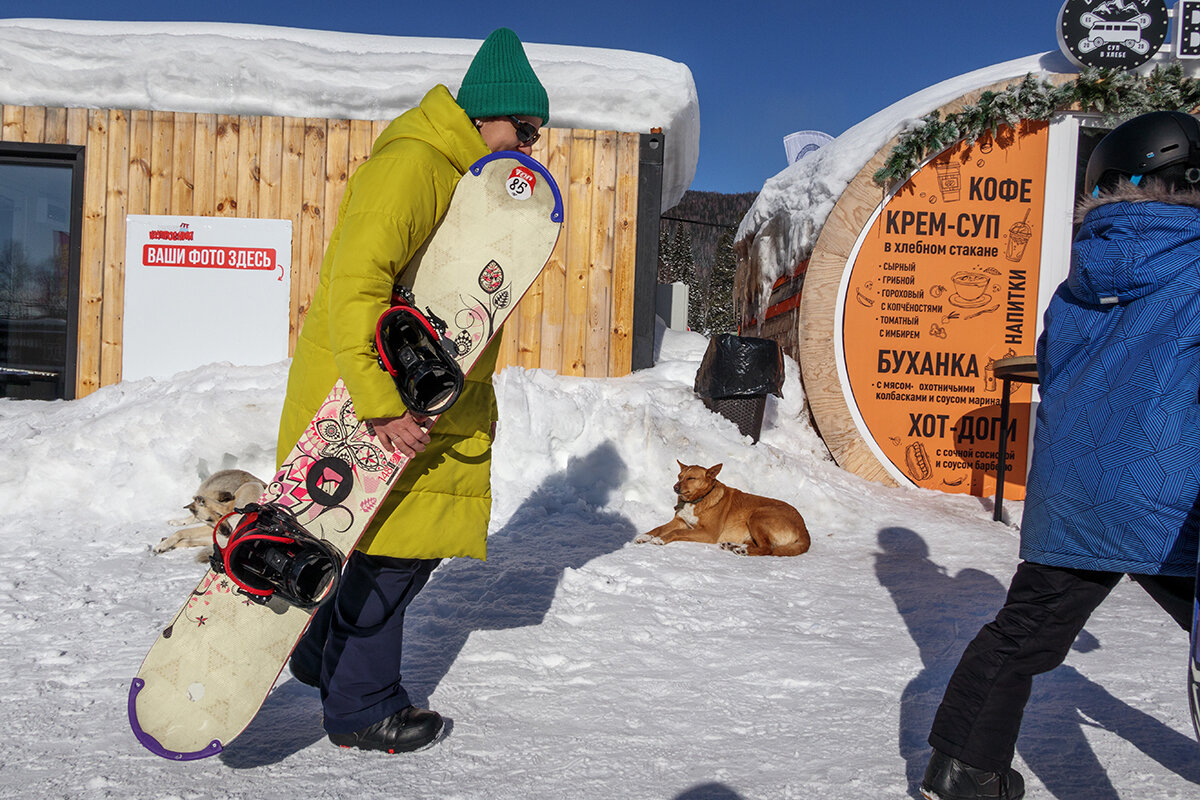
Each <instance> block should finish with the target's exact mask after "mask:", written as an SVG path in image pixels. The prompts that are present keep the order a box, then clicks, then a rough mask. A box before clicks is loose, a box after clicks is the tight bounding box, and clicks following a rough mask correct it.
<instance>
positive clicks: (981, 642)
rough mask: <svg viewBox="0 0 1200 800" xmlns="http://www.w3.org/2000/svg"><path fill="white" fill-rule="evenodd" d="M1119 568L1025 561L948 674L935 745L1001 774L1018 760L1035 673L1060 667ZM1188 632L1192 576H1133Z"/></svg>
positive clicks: (936, 722) (1119, 575)
mask: <svg viewBox="0 0 1200 800" xmlns="http://www.w3.org/2000/svg"><path fill="white" fill-rule="evenodd" d="M1122 577H1123V573H1120V572H1093V571H1089V570H1080V569H1067V568H1063V567H1049V566H1046V565H1044V564H1033V563H1030V562H1028V561H1026V562H1022V563H1021V564H1020V565H1019V566H1018V567H1017V572H1016V574H1015V575H1014V576H1013V579H1012V585H1011V586H1010V588H1009V590H1008V597H1007V598H1006V599H1005V601H1004V607H1003V608H1001V609H1000V611H999V613H997V614H996V619H995V620H994V621H993V622H989V623H988V624H987V625H984V626H983V628H982V629H981V630H980V631H979V633H978V635H976V637H975V639H974V640H973V641H972V642H971V643H970V644H969V645H967V649H966V651H965V652H964V653H963V656H962V659H961V660H960V661H959V663H958V667H957V668H956V669H955V670H954V674H953V675H952V676H951V677H950V683H949V684H948V685H947V687H946V693H945V695H944V697H943V698H942V704H941V706H939V707H938V710H937V714H936V716H935V717H934V720H933V729H932V731H931V732H930V734H929V744H931V745H932V746H933V747H935V748H936V749H938V750H940V751H941V752H943V753H945V754H946V755H948V756H951V757H953V758H957V759H959V760H960V761H962V762H963V763H965V764H967V765H969V766H972V767H976V768H977V769H984V770H988V771H990V772H1003V771H1004V770H1006V769H1007V768H1008V767H1009V765H1010V764H1011V763H1012V759H1013V752H1014V750H1015V748H1016V744H1017V734H1018V733H1019V732H1020V729H1021V718H1022V716H1023V715H1024V712H1025V704H1026V703H1027V702H1028V701H1029V695H1030V692H1031V691H1032V688H1033V676H1034V675H1038V674H1041V673H1043V672H1049V671H1050V670H1052V669H1054V668H1055V667H1057V666H1058V665H1059V664H1061V663H1062V662H1063V661H1064V660H1065V659H1066V657H1067V653H1068V652H1069V651H1070V649H1071V644H1072V643H1073V642H1074V641H1075V637H1076V636H1078V635H1079V632H1080V631H1081V630H1083V626H1084V625H1085V624H1086V623H1087V621H1088V618H1089V617H1090V616H1091V614H1092V612H1093V611H1095V610H1096V607H1097V606H1099V605H1100V603H1101V602H1103V601H1104V598H1106V597H1108V593H1109V592H1111V591H1112V589H1113V587H1114V586H1116V585H1117V582H1118V581H1120V580H1121V578H1122ZM1130 577H1131V578H1132V579H1133V580H1135V581H1137V583H1138V584H1139V585H1141V586H1142V588H1144V589H1145V590H1146V591H1147V592H1148V593H1149V594H1150V596H1151V597H1153V598H1154V600H1155V602H1157V603H1158V604H1159V605H1160V606H1162V607H1163V609H1165V610H1166V612H1167V613H1168V614H1170V615H1171V616H1172V617H1173V618H1174V619H1175V621H1176V622H1178V623H1179V625H1180V627H1182V628H1183V629H1184V630H1189V629H1190V628H1191V624H1192V605H1193V592H1194V588H1195V587H1194V584H1195V581H1194V580H1193V579H1192V578H1190V577H1189V578H1184V577H1168V576H1156V575H1130Z"/></svg>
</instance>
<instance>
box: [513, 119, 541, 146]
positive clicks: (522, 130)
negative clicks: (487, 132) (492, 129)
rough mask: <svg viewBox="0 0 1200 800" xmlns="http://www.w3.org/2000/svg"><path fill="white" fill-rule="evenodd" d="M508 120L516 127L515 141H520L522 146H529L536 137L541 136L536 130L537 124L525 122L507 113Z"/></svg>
mask: <svg viewBox="0 0 1200 800" xmlns="http://www.w3.org/2000/svg"><path fill="white" fill-rule="evenodd" d="M508 121H509V122H511V123H512V124H513V127H514V128H516V129H517V141H518V142H520V143H521V146H522V147H528V146H531V145H532V144H533V143H534V142H536V141H537V140H538V139H540V138H542V134H541V132H540V131H538V129H537V126H536V125H534V124H533V123H532V122H526V121H525V120H523V119H518V118H517V117H514V116H512V115H509V117H508Z"/></svg>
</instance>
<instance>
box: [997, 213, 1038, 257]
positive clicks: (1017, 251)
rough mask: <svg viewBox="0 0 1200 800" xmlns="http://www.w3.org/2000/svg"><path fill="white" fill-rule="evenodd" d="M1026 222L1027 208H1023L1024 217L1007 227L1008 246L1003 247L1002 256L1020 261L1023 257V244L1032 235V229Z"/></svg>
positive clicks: (1027, 219) (1027, 217) (1027, 242)
mask: <svg viewBox="0 0 1200 800" xmlns="http://www.w3.org/2000/svg"><path fill="white" fill-rule="evenodd" d="M1028 222H1029V209H1025V218H1024V219H1022V220H1021V221H1020V222H1014V223H1013V224H1012V227H1011V228H1009V229H1008V246H1007V248H1005V251H1004V257H1005V258H1007V259H1008V260H1009V261H1020V260H1021V259H1022V258H1024V257H1025V246H1026V245H1027V244H1029V238H1030V237H1031V236H1032V235H1033V229H1032V228H1030V227H1029V225H1028Z"/></svg>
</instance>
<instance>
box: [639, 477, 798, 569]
mask: <svg viewBox="0 0 1200 800" xmlns="http://www.w3.org/2000/svg"><path fill="white" fill-rule="evenodd" d="M676 463H677V464H679V481H678V482H677V483H676V484H675V494H676V495H678V496H679V503H678V505H676V506H675V516H674V517H673V518H672V519H671V521H670V522H668V523H667V524H666V525H659V526H658V527H657V528H655V529H654V530H652V531H650V532H649V533H643V534H642V535H640V536H638V537H637V538H636V539H634V541H635V542H638V543H644V542H650V543H652V544H669V543H670V542H705V543H708V544H719V545H720V546H721V549H722V550H729V551H730V552H733V553H737V554H738V555H743V556H798V555H800V554H801V553H803V552H805V551H807V550H808V546H809V537H808V528H807V527H806V526H805V524H804V518H803V517H801V516H800V512H799V511H797V510H796V509H794V508H792V507H791V506H790V505H788V504H787V503H785V502H783V501H782V500H772V499H771V498H769V497H759V496H758V495H753V494H746V493H745V492H741V491H738V490H737V489H732V488H730V487H728V486H726V485H725V484H723V483H721V482H720V481H719V480H717V473H719V472H720V471H721V466H722V465H721V464H717V465H716V466H715V467H708V468H705V467H701V466H699V465H694V464H693V465H687V464H684V463H683V462H682V461H677V462H676Z"/></svg>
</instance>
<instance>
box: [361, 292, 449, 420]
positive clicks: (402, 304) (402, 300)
mask: <svg viewBox="0 0 1200 800" xmlns="http://www.w3.org/2000/svg"><path fill="white" fill-rule="evenodd" d="M375 350H376V353H377V354H378V356H379V366H381V367H383V368H384V370H386V371H387V373H388V374H389V375H391V376H392V380H393V381H395V382H396V389H397V390H399V392H400V399H401V400H403V401H404V405H405V406H406V407H407V408H408V409H409V410H411V411H413V412H414V413H416V414H422V415H424V416H429V417H432V416H436V415H437V414H442V413H445V412H446V411H447V410H449V408H450V406H452V405H454V401H456V400H458V396H459V395H460V394H462V390H463V381H464V376H463V371H462V367H460V366H459V365H458V362H457V361H455V360H454V356H455V355H457V354H458V347H457V345H455V344H454V342H452V341H450V340H449V339H447V338H446V323H445V322H443V321H442V320H440V319H438V318H437V317H435V316H433V314H431V313H430V314H422V313H421V312H420V311H418V310H417V309H416V308H414V307H413V298H412V293H411V292H410V291H409V290H408V289H407V288H406V287H403V286H397V287H396V288H394V289H393V290H392V307H391V308H389V309H388V310H387V311H385V312H383V315H382V316H381V317H380V318H379V323H378V325H376V327H375Z"/></svg>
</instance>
